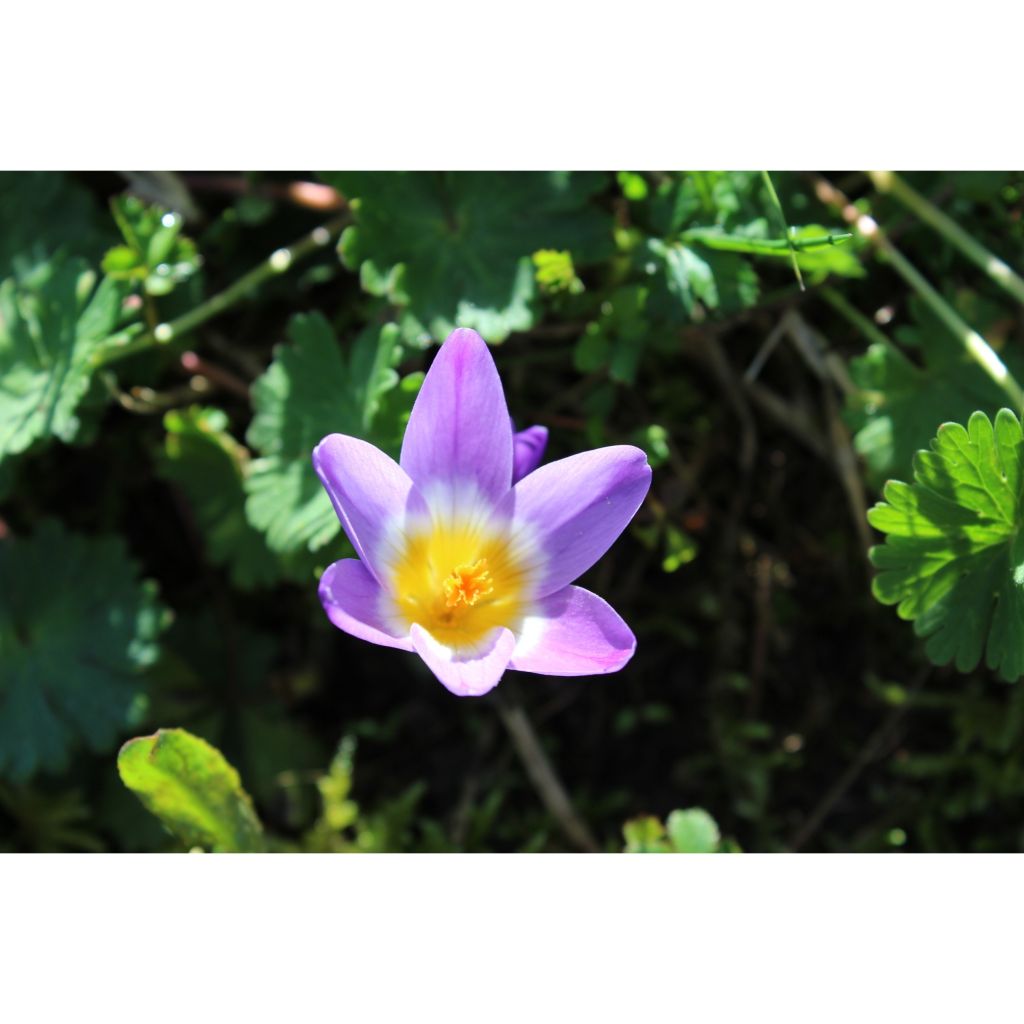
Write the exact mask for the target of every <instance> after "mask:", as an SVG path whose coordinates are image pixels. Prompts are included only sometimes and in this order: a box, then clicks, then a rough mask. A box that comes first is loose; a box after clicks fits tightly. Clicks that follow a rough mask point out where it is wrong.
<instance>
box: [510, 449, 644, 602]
mask: <svg viewBox="0 0 1024 1024" xmlns="http://www.w3.org/2000/svg"><path fill="white" fill-rule="evenodd" d="M650 485H651V467H650V466H648V465H647V456H646V455H645V454H644V453H643V452H642V451H641V450H640V449H639V448H634V447H633V446H632V445H615V446H614V447H611V448H598V449H596V450H595V451H591V452H583V453H581V454H580V455H572V456H570V457H569V458H567V459H560V460H559V461H558V462H549V463H548V464H547V465H546V466H541V467H540V469H537V470H534V472H532V473H531V474H530V475H529V476H527V477H524V478H523V479H522V480H520V481H519V483H517V484H516V485H515V487H514V488H513V489H512V492H511V493H510V494H509V495H508V496H507V497H506V498H505V500H504V502H503V503H502V506H501V507H500V509H499V512H501V513H503V514H509V513H511V515H512V516H513V519H514V523H515V524H516V527H517V528H521V529H522V530H523V531H524V532H526V533H530V534H532V535H533V536H534V537H535V538H536V540H537V542H539V544H540V546H541V550H542V551H543V553H544V556H545V559H544V560H545V564H544V566H543V571H542V576H541V579H540V582H539V585H538V586H539V589H538V590H537V596H538V597H544V596H546V595H547V594H552V593H554V592H555V591H556V590H561V589H562V587H564V586H566V584H569V583H572V581H573V580H574V579H576V578H577V577H578V576H579V575H580V574H581V573H584V572H586V570H587V569H589V568H590V567H591V566H592V565H593V564H594V563H595V562H596V561H597V560H598V559H599V558H600V557H601V556H602V555H603V554H604V553H605V552H606V551H607V550H608V548H609V547H611V545H612V543H613V542H614V541H615V539H616V538H617V537H618V536H619V534H620V533H622V531H623V530H624V529H625V528H626V525H627V524H628V523H629V521H630V519H632V518H633V516H634V514H635V513H636V510H637V509H638V508H639V507H640V504H641V502H642V501H643V500H644V496H645V495H646V494H647V489H648V487H650Z"/></svg>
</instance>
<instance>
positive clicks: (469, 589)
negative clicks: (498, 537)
mask: <svg viewBox="0 0 1024 1024" xmlns="http://www.w3.org/2000/svg"><path fill="white" fill-rule="evenodd" d="M493 593H494V580H493V579H491V574H490V572H489V570H488V568H487V559H486V558H478V559H477V560H476V561H475V562H474V563H473V564H472V565H458V566H456V567H455V568H454V569H452V572H451V575H450V576H448V577H446V578H445V581H444V603H445V605H447V607H449V608H458V606H459V605H460V604H465V605H470V606H472V605H474V604H476V603H477V601H479V600H480V598H481V597H487V595H488V594H493Z"/></svg>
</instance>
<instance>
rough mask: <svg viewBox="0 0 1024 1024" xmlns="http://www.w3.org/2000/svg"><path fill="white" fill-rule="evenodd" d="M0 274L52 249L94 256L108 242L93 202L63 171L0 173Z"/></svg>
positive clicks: (33, 262) (35, 261)
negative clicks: (1, 228)
mask: <svg viewBox="0 0 1024 1024" xmlns="http://www.w3.org/2000/svg"><path fill="white" fill-rule="evenodd" d="M0 224H2V225H3V230H2V231H0V279H2V278H5V277H8V276H10V275H11V274H12V273H14V272H15V271H16V270H17V271H18V272H21V273H25V272H27V271H29V270H30V269H31V268H32V267H34V266H38V265H39V264H42V263H46V262H47V261H48V260H50V259H51V258H53V257H54V256H55V255H57V254H61V255H64V256H71V255H73V256H84V257H86V258H88V259H99V256H100V254H101V253H102V252H103V249H104V247H105V246H107V245H109V244H110V242H111V241H112V237H111V235H112V232H111V231H110V230H109V228H108V225H109V221H105V219H104V218H103V216H102V212H101V209H100V207H99V206H98V204H97V203H96V202H95V201H94V200H93V198H92V196H91V195H90V194H89V193H88V192H87V191H86V190H85V189H84V188H82V187H81V186H80V185H77V184H76V183H75V182H74V181H73V180H72V179H71V177H70V176H69V175H66V174H62V173H57V172H53V171H41V172H25V171H14V172H5V173H2V174H0Z"/></svg>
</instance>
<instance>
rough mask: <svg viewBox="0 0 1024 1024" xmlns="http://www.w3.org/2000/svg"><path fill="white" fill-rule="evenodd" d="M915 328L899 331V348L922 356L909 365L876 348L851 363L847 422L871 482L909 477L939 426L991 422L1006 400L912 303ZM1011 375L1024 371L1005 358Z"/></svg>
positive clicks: (892, 351) (898, 354)
mask: <svg viewBox="0 0 1024 1024" xmlns="http://www.w3.org/2000/svg"><path fill="white" fill-rule="evenodd" d="M910 311H911V315H912V316H913V318H914V323H913V324H911V325H909V326H906V327H903V328H901V329H899V330H898V331H897V332H896V337H897V339H898V340H899V341H900V343H901V344H902V345H903V346H905V347H907V348H910V349H912V350H917V351H918V352H919V353H920V357H921V365H918V364H917V363H914V362H913V361H911V359H910V358H909V357H908V356H906V355H904V353H903V352H902V351H901V349H899V348H897V347H896V346H895V345H885V344H882V343H880V342H876V343H874V344H872V345H870V346H869V347H868V349H867V351H866V352H865V353H864V355H862V356H860V357H858V358H856V359H854V360H852V361H851V363H850V376H851V378H852V379H853V382H854V384H856V385H857V388H858V392H857V393H856V394H855V395H853V396H851V398H850V399H849V400H848V403H847V409H846V413H845V417H846V420H847V422H848V423H849V424H850V427H851V428H852V429H853V430H854V432H855V433H854V441H853V444H854V448H855V449H856V451H857V452H858V453H859V454H860V455H861V456H862V457H863V458H864V461H865V462H866V463H867V467H868V473H869V477H870V478H871V480H872V481H873V482H874V483H875V484H876V485H878V484H881V483H882V482H883V481H884V480H885V479H886V478H887V477H890V476H896V477H902V478H906V477H907V476H909V475H910V472H911V464H912V460H913V456H914V452H916V451H917V450H918V449H919V448H921V447H922V446H923V445H925V444H926V443H927V442H928V439H929V438H930V437H932V436H933V435H934V434H935V431H936V430H937V429H938V427H939V425H940V424H941V423H942V422H943V421H944V420H953V421H956V422H965V421H966V420H967V418H968V417H969V416H970V415H971V413H972V412H973V411H974V410H975V409H981V410H983V411H984V412H987V413H988V414H989V415H990V416H993V415H995V413H996V411H997V410H998V409H999V408H1000V406H1002V405H1003V404H1004V403H1005V401H1006V396H1005V394H1004V393H1003V392H1002V390H1001V389H1000V388H999V386H998V385H997V384H995V383H994V382H993V381H992V379H991V378H990V377H989V376H988V374H986V373H985V371H984V370H982V369H981V368H980V367H979V366H978V364H977V363H976V362H975V361H974V360H973V359H971V358H970V356H969V355H968V354H967V353H965V352H964V350H963V347H962V346H961V345H960V344H959V342H958V341H957V340H956V339H955V338H953V337H951V336H950V334H949V332H948V330H947V329H946V328H945V327H944V326H943V325H942V324H941V323H939V322H938V321H937V320H936V319H935V318H934V316H933V315H932V314H931V313H930V312H929V311H928V310H927V309H926V307H924V306H923V304H921V303H919V302H917V301H916V300H911V304H910ZM1002 356H1003V358H1004V361H1005V362H1006V363H1007V365H1008V366H1009V368H1010V370H1011V372H1013V373H1015V374H1017V373H1018V372H1020V370H1021V369H1024V359H1021V357H1020V356H1017V355H1015V354H1014V352H1012V351H1004V352H1003V353H1002Z"/></svg>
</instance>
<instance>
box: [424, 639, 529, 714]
mask: <svg viewBox="0 0 1024 1024" xmlns="http://www.w3.org/2000/svg"><path fill="white" fill-rule="evenodd" d="M412 644H413V647H414V648H415V649H416V653H417V654H418V655H419V656H420V657H421V658H422V659H423V660H424V661H425V662H426V663H427V668H429V669H430V671H431V672H433V673H434V675H435V676H437V678H438V679H439V680H440V681H441V682H442V683H443V684H444V685H445V686H446V687H447V688H448V689H449V690H451V692H452V693H454V694H455V695H456V696H457V697H479V696H481V694H484V693H487V691H488V690H493V689H494V687H495V686H497V685H498V680H499V679H501V677H502V675H503V674H504V672H505V669H506V668H508V661H509V658H511V657H512V651H513V650H514V649H515V646H516V638H515V635H514V634H513V633H512V631H511V630H509V629H505V628H503V627H499V628H498V629H494V630H492V631H491V632H490V634H489V635H488V636H486V637H485V638H484V640H483V641H482V642H481V643H480V644H479V645H478V646H477V648H476V649H475V650H471V651H459V650H454V649H453V648H451V647H448V646H446V645H445V644H442V643H440V642H439V641H438V640H436V639H434V637H433V636H431V635H430V633H428V632H427V631H426V630H425V629H423V627H422V626H418V625H414V626H413V627H412Z"/></svg>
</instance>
